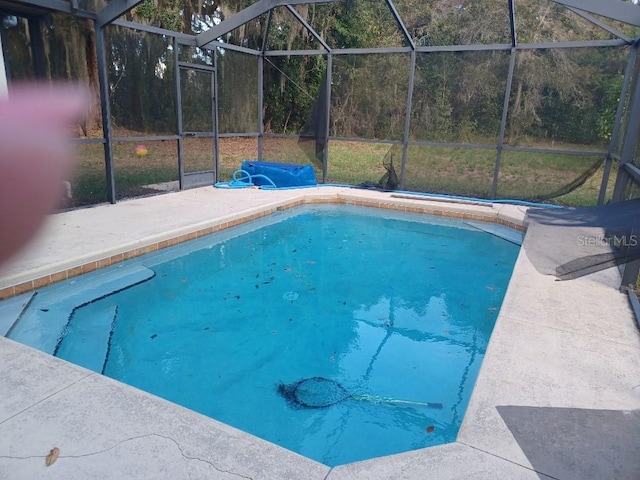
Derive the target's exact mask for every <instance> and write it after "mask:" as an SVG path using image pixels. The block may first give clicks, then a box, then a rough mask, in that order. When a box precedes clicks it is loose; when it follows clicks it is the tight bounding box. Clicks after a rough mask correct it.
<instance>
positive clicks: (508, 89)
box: [491, 48, 516, 198]
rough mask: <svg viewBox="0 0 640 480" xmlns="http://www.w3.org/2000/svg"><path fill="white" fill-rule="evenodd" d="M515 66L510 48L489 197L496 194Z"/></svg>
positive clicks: (493, 196)
mask: <svg viewBox="0 0 640 480" xmlns="http://www.w3.org/2000/svg"><path fill="white" fill-rule="evenodd" d="M515 67H516V49H515V48H512V49H511V56H510V57H509V72H508V73H507V84H506V86H505V92H504V102H503V103H502V119H501V120H500V133H499V134H498V144H497V146H496V164H495V167H494V169H493V185H492V186H491V198H496V197H497V196H498V177H499V176H500V161H501V159H502V149H503V147H504V134H505V131H506V129H507V118H508V115H509V101H510V99H511V87H512V85H513V72H514V71H515Z"/></svg>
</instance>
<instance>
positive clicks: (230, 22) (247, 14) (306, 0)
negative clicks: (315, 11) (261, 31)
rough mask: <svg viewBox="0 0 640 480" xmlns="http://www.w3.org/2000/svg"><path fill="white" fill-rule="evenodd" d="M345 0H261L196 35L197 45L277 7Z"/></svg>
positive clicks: (201, 45)
mask: <svg viewBox="0 0 640 480" xmlns="http://www.w3.org/2000/svg"><path fill="white" fill-rule="evenodd" d="M342 1H344V0H259V1H258V2H256V3H254V4H253V5H251V6H249V7H247V8H245V9H244V10H240V11H239V12H238V13H236V14H235V15H233V16H232V17H231V18H228V19H227V20H224V21H222V22H220V23H219V24H218V25H216V26H215V27H213V28H210V29H209V30H206V31H204V32H202V33H199V34H198V35H196V45H197V46H198V47H204V46H206V45H207V44H209V43H211V42H214V41H215V40H216V39H217V38H220V37H221V36H222V35H225V34H227V33H229V32H230V31H232V30H234V29H236V28H238V27H240V26H242V25H244V24H245V23H247V22H250V21H251V20H253V19H255V18H258V17H260V16H261V15H264V14H265V13H268V12H270V11H271V10H273V9H274V8H276V7H282V6H287V5H308V4H314V3H333V2H342Z"/></svg>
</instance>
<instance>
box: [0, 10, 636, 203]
mask: <svg viewBox="0 0 640 480" xmlns="http://www.w3.org/2000/svg"><path fill="white" fill-rule="evenodd" d="M330 1H342V0H259V1H258V2H256V3H254V4H253V5H251V6H250V7H248V8H246V9H245V10H242V11H240V12H238V13H237V14H235V15H234V16H232V17H230V18H229V19H226V20H224V21H223V22H221V23H220V24H218V25H216V26H215V27H213V28H211V29H210V30H207V31H205V32H203V33H201V34H198V35H187V34H183V33H179V32H174V31H170V30H165V29H162V28H158V27H153V26H148V25H143V24H137V23H134V22H130V21H126V20H122V19H120V17H122V16H123V15H124V14H125V13H127V12H128V11H129V10H131V9H132V8H134V7H135V6H137V5H138V4H140V3H141V2H142V0H111V1H110V2H109V3H108V4H107V5H106V6H105V7H104V8H102V9H100V10H97V11H95V12H94V11H88V10H83V9H81V8H79V2H78V0H68V1H65V0H0V11H14V12H17V13H20V12H22V11H25V12H30V13H28V15H27V13H25V16H28V18H29V21H30V22H33V23H34V25H35V24H37V22H38V21H39V17H38V16H37V15H36V13H34V12H40V13H41V14H45V13H47V12H61V13H66V14H69V15H73V16H77V17H80V18H86V19H90V20H92V21H94V22H95V25H96V43H97V46H98V58H97V62H98V78H99V82H100V93H101V107H102V118H103V139H102V140H95V139H85V140H80V141H79V142H80V143H96V142H102V143H103V145H104V149H105V169H106V172H105V173H106V177H107V188H108V192H107V196H108V199H109V201H110V202H113V203H115V202H116V201H117V199H116V191H115V184H114V166H113V151H112V145H113V143H114V141H141V140H160V139H167V140H169V139H171V140H177V142H178V161H179V171H180V182H181V188H182V187H183V183H184V168H183V162H184V160H183V158H182V157H183V153H182V150H183V149H182V146H181V140H180V139H181V138H182V134H183V132H181V131H180V130H181V129H180V125H176V135H169V136H167V135H165V136H157V135H156V136H145V137H126V138H116V137H114V136H113V130H112V125H111V115H110V99H109V88H108V84H107V81H108V78H107V65H106V53H105V52H106V45H105V39H104V28H105V27H106V26H107V25H111V24H113V25H119V26H122V27H126V28H131V29H136V30H139V31H144V32H149V33H154V34H158V35H165V36H168V37H171V38H173V45H174V48H179V47H180V46H181V45H187V46H199V47H205V48H207V49H210V50H214V51H215V52H216V54H215V55H214V58H215V57H217V55H218V54H217V47H224V48H225V49H228V50H234V51H238V52H242V53H246V54H250V55H254V56H255V57H256V68H257V69H258V79H259V82H258V83H259V86H258V89H259V92H258V99H259V106H258V125H256V132H255V133H239V134H232V133H227V134H222V135H221V134H220V133H219V132H218V128H217V125H218V122H217V121H214V125H215V127H214V131H213V132H211V134H212V136H213V138H214V142H215V144H216V145H217V144H218V139H219V138H220V137H221V136H222V137H228V136H257V138H258V146H259V157H261V155H262V139H263V138H264V137H265V136H267V137H268V136H269V135H270V134H267V133H265V132H264V128H263V125H262V120H263V119H262V106H263V105H262V104H263V103H264V91H263V87H264V86H263V80H264V77H263V68H264V59H265V58H266V57H278V56H284V55H324V56H326V58H327V76H328V79H329V80H330V79H331V73H332V63H333V58H334V57H335V56H339V55H368V54H385V53H408V54H410V72H409V77H408V78H409V85H408V95H407V99H406V101H407V111H406V114H405V121H404V131H403V135H402V141H401V142H398V141H389V140H384V139H361V138H358V139H346V138H340V137H331V136H329V135H328V134H327V138H326V141H327V142H329V141H330V140H358V141H363V140H364V141H373V142H379V143H387V144H394V143H401V144H402V165H401V179H400V182H401V183H400V185H401V187H404V177H405V167H406V161H407V148H408V146H410V145H425V146H431V145H433V146H455V147H460V148H480V149H492V150H495V151H496V157H495V166H494V178H493V185H492V191H491V197H494V198H495V197H496V195H497V188H498V177H499V172H500V161H501V156H502V153H503V152H505V151H527V152H538V153H549V152H557V153H562V154H567V155H594V156H602V157H603V158H605V159H606V161H605V178H604V179H603V183H602V188H601V192H600V195H599V198H598V203H600V204H601V203H603V202H604V201H605V193H606V185H607V182H606V180H607V179H608V175H609V172H610V171H611V167H612V165H613V164H614V163H618V164H619V166H620V168H619V170H618V174H617V179H616V187H615V189H614V195H613V201H619V200H621V199H622V197H623V195H624V191H625V189H626V185H627V184H628V183H629V182H637V183H640V179H639V178H638V177H639V175H638V173H639V172H638V171H637V167H635V166H634V165H633V161H632V160H633V159H632V156H633V152H635V146H636V145H635V142H633V141H632V139H633V138H634V137H635V136H634V135H631V134H630V132H631V129H634V128H635V132H637V131H638V128H640V123H639V122H640V94H638V92H637V90H638V85H628V83H629V78H630V69H629V68H627V72H626V74H625V80H624V84H623V90H624V89H630V91H633V92H634V95H633V105H632V107H631V112H630V113H628V112H623V110H624V109H623V105H622V99H623V98H624V95H621V101H620V104H619V105H618V109H617V112H616V118H615V123H614V128H613V132H612V141H611V143H610V147H609V149H608V151H593V152H585V151H565V150H553V149H538V148H527V147H517V146H509V145H505V144H504V136H505V130H506V126H507V113H508V112H507V111H508V106H509V101H510V95H511V83H512V80H513V73H514V68H515V56H516V54H517V52H518V51H523V50H532V49H536V50H539V49H550V48H584V47H616V46H629V47H631V53H630V58H631V57H635V56H637V46H638V39H630V38H628V37H627V36H626V35H625V34H623V33H622V32H620V31H618V30H617V29H615V28H614V27H612V26H610V25H608V24H606V23H604V22H602V21H600V20H599V19H597V18H596V17H594V16H593V14H595V15H600V16H604V17H607V18H610V19H613V20H616V21H620V22H624V23H628V24H631V25H634V26H640V8H638V7H637V6H635V5H631V4H626V3H623V2H621V1H619V0H607V1H602V0H553V1H554V2H556V3H558V4H560V5H563V6H564V7H566V8H567V9H569V10H570V11H572V12H573V13H575V14H577V15H580V16H581V17H583V18H584V19H585V20H587V21H589V22H591V23H592V24H594V25H596V26H598V27H599V28H602V29H604V30H605V31H607V32H609V33H610V34H611V35H613V36H615V37H617V39H614V40H599V41H566V42H552V43H551V42H549V43H536V44H527V43H520V42H519V41H518V32H517V30H516V22H515V18H516V11H515V10H516V9H515V5H514V0H508V9H509V26H510V35H511V42H510V43H509V44H494V45H484V44H483V45H447V46H417V45H416V44H415V42H414V41H413V39H412V37H411V35H410V33H409V31H408V29H407V27H406V25H405V23H404V22H403V20H402V18H401V16H400V15H399V14H398V11H397V9H396V7H395V5H394V3H393V0H380V1H382V2H384V3H385V4H386V5H387V7H388V9H389V11H390V12H391V15H392V17H393V19H394V21H395V22H396V24H397V27H398V28H399V30H400V32H401V33H402V35H403V37H404V39H405V42H406V44H407V46H406V47H387V48H350V49H332V48H330V47H329V45H327V43H326V42H325V41H324V39H323V38H322V37H321V35H319V34H318V32H316V31H315V30H314V29H313V28H312V27H311V26H310V25H309V24H308V23H307V22H306V21H305V20H304V18H302V17H301V16H300V15H299V14H298V13H297V11H296V10H295V9H294V8H293V5H297V4H315V3H328V2H330ZM277 7H285V8H287V9H288V11H289V12H290V13H291V14H292V15H293V17H294V18H295V19H296V20H297V21H298V22H300V24H301V25H302V26H303V28H305V29H306V30H307V31H308V33H309V34H310V35H311V36H313V37H314V38H315V39H316V40H317V41H318V42H319V43H320V45H321V46H322V49H321V50H313V51H269V50H267V44H266V37H265V39H264V40H263V45H262V48H261V49H260V50H254V49H250V48H246V47H241V46H235V45H230V44H227V43H222V42H219V41H217V39H218V38H219V37H220V36H221V35H223V34H224V33H226V32H229V31H231V30H233V29H234V28H237V27H239V26H241V25H243V24H245V23H246V22H248V21H250V20H252V19H254V18H257V17H259V16H261V15H264V14H266V13H269V12H271V11H272V10H273V9H274V8H277ZM32 29H33V31H34V38H35V41H34V45H35V47H36V50H34V52H35V53H36V55H35V57H36V59H37V58H38V49H37V33H36V31H37V29H36V28H33V27H32ZM471 51H478V52H480V51H506V52H509V69H508V77H507V85H506V88H505V96H504V102H503V111H502V117H501V122H500V133H499V135H498V139H497V142H496V144H493V145H486V144H457V143H444V142H414V141H410V140H409V138H410V136H409V129H410V123H411V119H410V112H411V105H412V92H413V82H414V77H415V61H416V60H415V59H416V55H417V54H418V53H432V52H471ZM630 61H631V60H630ZM214 68H215V67H214ZM36 71H38V70H37V69H36ZM175 74H176V75H179V69H176V73H175ZM177 82H179V79H178V80H177ZM326 84H327V89H328V92H327V108H329V103H330V98H331V92H330V89H331V82H330V81H327V82H326ZM177 85H179V83H177ZM214 87H215V89H216V91H217V86H214ZM176 108H177V115H178V118H180V116H181V111H182V104H181V102H180V100H179V95H178V101H177V106H176ZM625 113H626V114H628V115H630V121H629V122H628V125H627V131H626V132H620V125H621V118H622V116H623V114H625ZM217 115H218V113H217V108H216V120H217ZM327 122H329V120H327ZM327 132H328V129H327ZM620 134H624V138H625V144H624V145H625V148H623V152H620V155H617V154H616V152H615V148H614V145H615V144H614V139H616V140H617V139H618V138H619V135H620ZM214 155H215V166H216V168H215V170H216V179H217V164H218V158H217V157H218V149H217V148H216V149H215V154H214ZM327 168H328V156H327V152H326V151H325V158H324V162H323V181H326V173H327Z"/></svg>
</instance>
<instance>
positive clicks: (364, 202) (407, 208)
mask: <svg viewBox="0 0 640 480" xmlns="http://www.w3.org/2000/svg"><path fill="white" fill-rule="evenodd" d="M425 198H426V199H428V200H431V201H437V199H434V198H429V197H425ZM404 200H405V201H389V200H387V201H378V200H368V199H357V198H353V197H349V196H331V197H304V198H302V199H295V200H291V201H285V202H284V203H282V204H281V205H277V206H268V207H265V209H263V210H261V211H259V212H255V213H248V214H245V215H237V217H238V218H234V219H229V220H225V219H220V220H218V221H212V222H213V224H212V225H208V226H206V227H203V228H199V229H197V230H194V231H190V232H187V233H183V234H179V235H176V236H172V237H170V238H167V239H163V240H160V241H151V242H150V243H149V244H147V245H142V246H138V247H136V248H133V249H131V250H127V251H125V252H122V253H117V254H115V255H110V256H108V257H105V258H101V259H97V260H92V261H88V262H85V263H82V264H80V265H75V266H73V267H70V268H65V269H62V270H60V271H57V272H54V273H50V274H46V275H42V276H38V277H37V278H34V279H32V280H27V281H23V282H20V283H17V284H15V285H12V286H8V287H4V288H2V289H0V300H4V299H7V298H11V297H14V296H17V295H20V294H22V293H27V292H30V291H33V290H37V289H39V288H42V287H45V286H47V285H50V284H53V283H57V282H60V281H64V280H68V279H70V278H73V277H76V276H78V275H82V274H85V273H89V272H93V271H94V270H98V269H100V268H104V267H108V266H111V265H115V264H118V263H120V262H124V261H125V260H129V259H131V258H135V257H139V256H141V255H144V254H146V253H151V252H155V251H158V250H161V249H163V248H167V247H171V246H173V245H177V244H179V243H183V242H188V241H190V240H195V239H197V238H201V237H204V236H207V235H211V234H212V233H216V232H220V231H222V230H226V229H228V228H232V227H236V226H238V225H242V224H244V223H247V222H251V221H253V220H258V219H260V218H263V217H267V216H269V215H272V214H274V213H275V212H278V211H282V210H287V209H290V208H295V207H300V206H302V205H313V204H337V205H353V206H359V207H373V208H379V209H385V210H395V211H402V212H407V213H417V214H422V215H434V216H444V217H450V218H457V219H461V220H475V221H482V222H489V223H497V224H500V225H503V226H506V227H510V228H513V229H516V230H520V231H524V226H523V225H522V223H518V222H515V221H510V220H506V219H503V218H500V217H498V215H497V212H494V213H493V214H486V215H485V214H478V213H470V212H461V211H456V210H455V206H456V204H455V203H454V204H451V203H448V204H447V205H446V206H443V207H436V206H434V205H431V204H429V205H416V204H415V203H408V202H407V200H409V201H410V200H421V198H420V197H416V198H415V199H409V198H407V197H404ZM459 205H464V203H463V202H461V203H460V204H459ZM491 205H492V204H490V203H487V207H489V208H490V207H491ZM452 207H454V208H452Z"/></svg>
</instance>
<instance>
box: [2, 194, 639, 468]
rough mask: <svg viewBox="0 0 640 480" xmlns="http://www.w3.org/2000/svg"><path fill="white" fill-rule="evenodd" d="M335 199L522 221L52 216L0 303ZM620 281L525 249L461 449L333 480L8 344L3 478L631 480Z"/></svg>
mask: <svg viewBox="0 0 640 480" xmlns="http://www.w3.org/2000/svg"><path fill="white" fill-rule="evenodd" d="M325 201H327V202H340V203H352V204H367V205H378V206H383V207H386V208H397V209H405V210H409V211H429V212H431V213H435V214H445V213H446V212H448V213H450V214H451V213H452V214H453V216H457V217H463V216H464V217H465V218H470V219H474V220H475V219H480V218H485V219H495V220H499V221H500V222H501V223H504V224H519V223H521V222H522V219H523V217H524V213H525V208H524V207H518V206H513V205H494V206H491V205H474V204H457V203H448V202H441V201H430V200H425V199H407V198H398V197H394V196H393V195H392V194H389V193H381V192H372V191H367V190H356V189H342V188H334V187H321V188H310V189H302V190H282V191H267V190H258V189H244V190H220V189H214V188H212V187H207V188H201V189H195V190H189V191H185V192H177V193H170V194H166V195H161V196H156V197H148V198H141V199H135V200H128V201H123V202H121V203H118V204H117V205H102V206H97V207H93V208H88V209H82V210H75V211H70V212H65V213H61V214H57V215H53V216H51V217H50V218H49V221H48V223H47V225H46V226H45V227H44V228H43V230H42V232H41V234H40V235H39V237H38V238H37V240H35V241H34V242H33V243H32V244H31V245H29V246H28V247H27V248H26V249H25V250H24V251H23V252H22V253H21V254H19V255H18V256H17V257H16V258H14V259H13V260H12V261H10V262H9V263H8V264H6V265H4V266H3V267H0V298H2V297H7V296H9V295H16V294H21V293H23V292H26V291H27V290H29V289H30V288H34V287H36V288H37V287H38V286H40V285H42V284H45V283H48V282H51V281H58V280H62V281H70V280H69V278H72V276H73V275H75V274H78V273H81V272H82V271H90V270H93V269H95V268H98V267H100V266H104V265H109V264H112V263H115V262H117V261H120V260H122V259H124V258H128V257H129V256H134V255H138V254H142V253H144V252H145V251H153V250H155V249H158V248H162V247H163V246H167V245H170V244H173V243H175V241H176V240H174V239H175V238H179V239H181V240H186V239H188V238H196V237H197V236H199V235H203V234H206V233H209V232H211V231H215V230H218V229H221V228H226V227H228V226H233V225H235V224H237V223H239V222H240V219H241V218H244V217H251V218H259V217H261V216H264V215H267V214H269V213H270V212H272V211H274V210H277V209H281V208H286V207H288V206H291V205H295V204H301V203H304V202H312V203H314V202H325ZM619 284H620V276H619V273H618V271H617V270H616V269H609V270H606V271H603V272H599V273H596V274H592V275H589V276H586V277H583V278H579V279H576V280H571V281H567V282H556V281H555V278H553V277H549V276H545V275H542V274H540V273H538V272H537V271H536V270H535V268H534V267H533V265H532V264H531V263H530V261H529V259H528V258H527V255H526V253H525V252H524V251H523V250H521V252H520V255H519V257H518V260H517V262H516V266H515V269H514V273H513V276H512V279H511V282H510V284H509V288H508V290H507V293H506V296H505V299H504V302H503V306H502V309H501V311H500V314H499V316H498V320H497V322H496V326H495V329H494V332H493V335H492V337H491V341H490V344H489V348H488V350H487V354H486V356H485V359H484V362H483V365H482V368H481V371H480V375H479V377H478V380H477V382H476V387H475V390H474V393H473V396H472V398H471V402H470V404H469V408H468V410H467V413H466V415H465V418H464V422H463V425H462V428H461V430H460V433H459V435H458V438H457V441H456V442H454V443H451V444H447V445H442V446H439V447H433V448H428V449H422V450H416V451H412V452H407V453H403V454H399V455H393V456H389V457H381V458H377V459H372V460H368V461H363V462H358V463H353V464H348V465H342V466H338V467H334V468H329V467H327V466H325V465H322V464H319V463H317V462H314V461H312V460H309V459H306V458H304V457H302V456H300V455H297V454H295V453H292V452H290V451H287V450H284V449H282V448H280V447H278V446H276V445H273V444H270V443H268V442H265V441H263V440H260V439H258V438H256V437H253V436H251V435H249V434H246V433H243V432H241V431H239V430H237V429H234V428H232V427H229V426H227V425H224V424H222V423H220V422H217V421H215V420H212V419H210V418H207V417H204V416H202V415H199V414H197V413H195V412H192V411H189V410H187V409H184V408H182V407H179V406H177V405H175V404H172V403H170V402H167V401H164V400H162V399H159V398H157V397H155V396H153V395H149V394H147V393H145V392H142V391H140V390H137V389H135V388H132V387H128V386H126V385H123V384H121V383H119V382H116V381H114V380H111V379H109V378H107V377H104V376H102V375H99V374H97V373H94V372H91V371H88V370H85V369H83V368H81V367H78V366H75V365H72V364H70V363H67V362H65V361H63V360H60V359H57V358H54V357H51V356H49V355H46V354H44V353H41V352H39V351H36V350H33V349H31V348H29V347H26V346H23V345H20V344H17V343H15V342H13V341H11V340H8V339H6V338H4V337H0V365H2V371H1V373H0V392H1V393H0V479H40V478H42V479H65V480H75V479H78V480H79V479H83V480H84V479H93V478H96V479H98V478H99V479H125V478H132V479H133V478H135V479H165V478H166V479H186V478H193V479H201V478H202V479H204V478H206V479H232V478H251V479H309V480H314V479H318V480H320V479H327V480H342V479H374V480H375V479H416V480H417V479H424V478H438V479H469V478H473V479H561V480H569V479H581V480H584V479H587V480H588V479H594V480H595V479H598V480H600V479H635V480H637V479H638V478H640V335H639V333H638V328H637V326H636V324H635V319H634V317H633V314H632V311H631V308H630V306H629V304H628V300H627V297H626V295H624V294H622V293H620V292H619V291H618V286H619ZM16 286H18V287H16ZM16 298H20V297H16ZM1 315H2V313H1V311H0V316H1ZM1 322H2V318H0V323H1ZM0 326H1V325H0ZM54 447H57V448H59V449H60V454H59V458H58V460H57V461H56V462H55V464H53V465H52V466H50V467H45V456H46V455H47V454H48V453H49V451H50V450H51V449H52V448H54Z"/></svg>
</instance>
